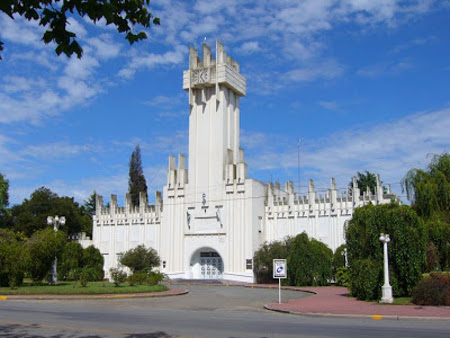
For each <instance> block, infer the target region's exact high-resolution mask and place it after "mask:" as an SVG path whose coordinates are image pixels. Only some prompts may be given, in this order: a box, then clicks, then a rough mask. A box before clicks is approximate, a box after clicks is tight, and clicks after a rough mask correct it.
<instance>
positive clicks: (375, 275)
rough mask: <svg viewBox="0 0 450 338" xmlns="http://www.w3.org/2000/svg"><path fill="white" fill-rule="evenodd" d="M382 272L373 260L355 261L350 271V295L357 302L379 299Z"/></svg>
mask: <svg viewBox="0 0 450 338" xmlns="http://www.w3.org/2000/svg"><path fill="white" fill-rule="evenodd" d="M382 278H383V270H382V265H381V263H380V262H378V261H376V260H373V259H363V260H356V261H353V262H352V269H350V294H351V295H352V296H354V297H356V298H357V299H359V300H378V299H380V297H381V284H382Z"/></svg>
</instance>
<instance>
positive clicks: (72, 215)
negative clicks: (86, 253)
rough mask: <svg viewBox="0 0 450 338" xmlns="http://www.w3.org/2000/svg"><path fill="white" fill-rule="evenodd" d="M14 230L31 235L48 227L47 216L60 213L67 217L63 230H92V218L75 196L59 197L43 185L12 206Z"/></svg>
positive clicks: (69, 231) (74, 231) (61, 228)
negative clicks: (76, 200) (20, 202)
mask: <svg viewBox="0 0 450 338" xmlns="http://www.w3.org/2000/svg"><path fill="white" fill-rule="evenodd" d="M11 214H12V216H13V230H15V231H20V232H23V233H25V235H26V236H28V237H30V236H31V235H32V234H33V233H34V232H36V231H38V230H42V229H45V228H47V227H48V225H47V217H48V216H53V215H60V216H65V217H66V224H64V225H63V226H61V227H60V230H61V231H65V232H67V233H69V234H74V233H79V232H81V231H85V232H87V233H88V234H91V232H92V219H91V217H90V216H89V215H88V214H87V213H85V212H84V208H82V207H80V205H79V204H78V203H77V202H75V201H74V199H73V197H67V196H64V197H59V196H58V195H57V194H55V193H54V192H52V191H51V190H50V189H48V188H45V187H41V188H39V189H37V190H35V191H34V192H33V193H32V194H31V195H30V199H24V201H23V202H22V204H19V205H16V206H14V207H12V208H11Z"/></svg>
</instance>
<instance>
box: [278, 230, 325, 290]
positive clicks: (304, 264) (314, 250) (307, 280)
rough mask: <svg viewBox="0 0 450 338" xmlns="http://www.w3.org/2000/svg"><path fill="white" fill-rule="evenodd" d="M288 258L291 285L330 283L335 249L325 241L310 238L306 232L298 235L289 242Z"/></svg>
mask: <svg viewBox="0 0 450 338" xmlns="http://www.w3.org/2000/svg"><path fill="white" fill-rule="evenodd" d="M289 244H290V246H289V255H288V258H287V266H288V280H289V284H290V285H295V286H303V285H308V286H317V285H320V286H321V285H329V284H330V281H331V273H332V268H331V260H332V257H333V251H332V250H331V249H330V248H328V247H327V246H326V245H325V244H324V243H322V242H319V241H317V240H315V239H309V238H308V235H307V234H306V233H302V234H300V235H297V236H296V237H294V238H293V239H291V240H290V242H289Z"/></svg>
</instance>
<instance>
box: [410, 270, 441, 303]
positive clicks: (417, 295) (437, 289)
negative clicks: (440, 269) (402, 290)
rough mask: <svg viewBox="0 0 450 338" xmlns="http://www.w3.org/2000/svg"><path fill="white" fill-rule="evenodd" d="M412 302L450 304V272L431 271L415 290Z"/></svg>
mask: <svg viewBox="0 0 450 338" xmlns="http://www.w3.org/2000/svg"><path fill="white" fill-rule="evenodd" d="M412 302H413V303H414V304H418V305H450V274H449V273H431V274H430V275H429V276H426V277H424V278H423V279H422V280H421V281H420V282H419V283H417V285H416V287H415V288H414V290H413V295H412Z"/></svg>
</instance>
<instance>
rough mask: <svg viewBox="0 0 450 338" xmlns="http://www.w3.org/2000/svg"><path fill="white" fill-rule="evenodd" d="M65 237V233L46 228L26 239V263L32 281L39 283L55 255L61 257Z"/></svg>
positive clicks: (45, 275) (50, 267) (46, 274)
mask: <svg viewBox="0 0 450 338" xmlns="http://www.w3.org/2000/svg"><path fill="white" fill-rule="evenodd" d="M66 238H67V235H66V233H64V232H62V231H54V230H53V229H51V228H46V229H44V230H40V231H37V232H36V233H34V234H33V236H31V238H29V239H28V240H27V241H26V244H25V250H26V265H27V270H28V273H29V275H30V277H31V279H32V280H33V282H34V283H41V282H42V280H43V279H44V278H45V277H47V276H48V274H49V272H50V271H51V269H52V265H53V262H54V260H55V257H57V258H58V259H60V258H61V254H62V249H63V247H64V244H65V242H66Z"/></svg>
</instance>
